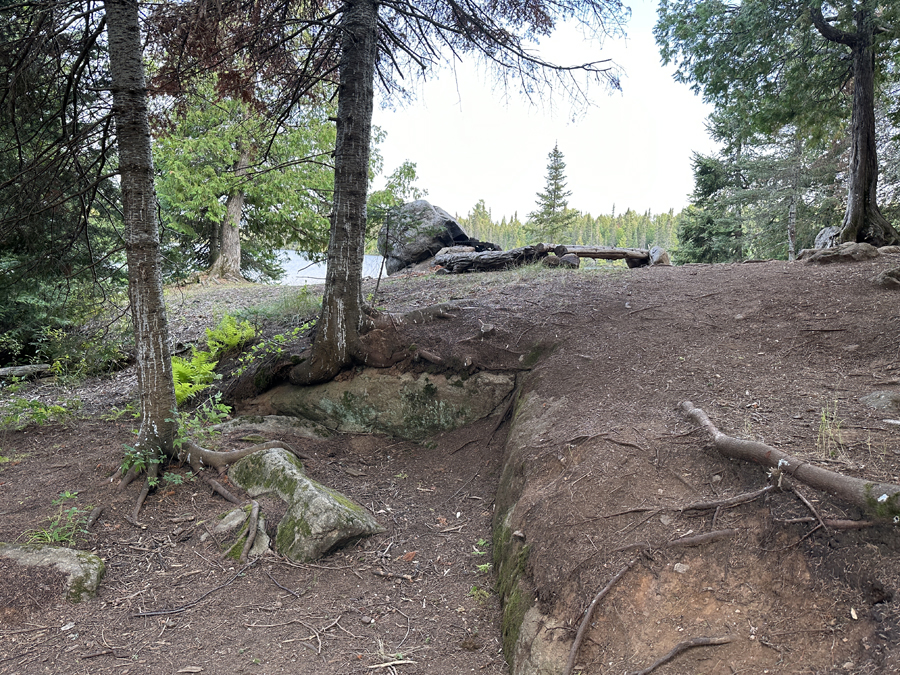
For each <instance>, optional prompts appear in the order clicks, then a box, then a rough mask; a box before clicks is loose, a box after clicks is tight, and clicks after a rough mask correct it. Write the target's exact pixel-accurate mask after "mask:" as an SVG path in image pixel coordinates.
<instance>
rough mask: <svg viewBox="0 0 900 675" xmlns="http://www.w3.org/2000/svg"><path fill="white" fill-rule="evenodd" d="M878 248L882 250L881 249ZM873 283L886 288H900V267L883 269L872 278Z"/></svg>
mask: <svg viewBox="0 0 900 675" xmlns="http://www.w3.org/2000/svg"><path fill="white" fill-rule="evenodd" d="M885 248H886V247H885ZM878 250H879V251H881V249H878ZM872 283H874V284H875V285H876V286H882V287H884V288H900V267H894V268H893V269H889V270H882V271H881V272H879V273H878V274H876V275H875V276H874V277H873V278H872Z"/></svg>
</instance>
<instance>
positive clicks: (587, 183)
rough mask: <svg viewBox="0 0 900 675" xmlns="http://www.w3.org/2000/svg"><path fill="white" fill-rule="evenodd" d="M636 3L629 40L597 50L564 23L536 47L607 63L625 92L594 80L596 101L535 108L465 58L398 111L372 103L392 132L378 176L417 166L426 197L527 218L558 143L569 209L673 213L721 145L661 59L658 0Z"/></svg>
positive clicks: (554, 55) (457, 207)
mask: <svg viewBox="0 0 900 675" xmlns="http://www.w3.org/2000/svg"><path fill="white" fill-rule="evenodd" d="M631 9H632V17H631V20H630V21H629V22H628V25H627V28H626V30H627V33H628V37H627V39H622V38H618V39H611V38H607V40H606V41H605V42H604V43H603V44H602V45H598V44H597V43H596V42H589V41H586V40H585V38H584V37H583V35H582V32H581V31H580V30H579V29H578V28H576V27H574V26H570V25H564V26H562V27H560V28H559V29H558V30H557V31H556V33H555V34H554V36H553V37H552V38H551V39H550V40H549V41H546V42H542V44H541V45H540V54H541V56H543V57H544V58H547V57H549V58H550V59H552V60H553V61H554V62H556V63H562V64H574V63H583V62H585V61H592V60H597V59H598V58H611V59H613V60H614V61H615V62H616V63H617V64H618V65H620V66H621V67H622V68H623V69H624V71H625V75H624V76H623V78H622V91H621V92H612V93H607V92H606V91H603V90H601V89H600V88H599V87H595V88H594V89H593V93H592V102H593V106H592V107H591V108H590V109H588V110H587V111H586V112H585V113H583V114H577V115H574V119H573V110H572V106H571V104H570V103H569V102H567V101H566V100H553V101H545V102H544V103H542V104H540V105H537V106H535V105H532V104H530V103H529V102H527V101H526V100H524V99H523V98H521V97H520V96H519V95H518V94H517V93H516V92H504V91H503V90H502V88H499V87H497V86H496V85H495V84H493V83H492V81H491V79H490V77H489V76H487V75H486V74H484V72H483V71H482V72H479V69H478V67H477V66H476V65H475V64H473V63H470V62H464V63H461V64H460V63H458V64H457V65H456V67H455V69H453V70H450V69H444V70H443V71H441V72H440V73H439V74H438V76H437V77H433V78H432V79H431V80H430V81H428V82H426V83H425V84H424V85H423V86H422V87H420V88H419V90H418V94H417V96H416V98H415V100H414V101H413V102H412V103H410V104H406V105H405V106H404V107H402V108H397V109H394V110H391V109H385V108H380V107H379V106H378V103H377V102H376V110H375V116H374V123H375V124H377V125H378V126H380V127H381V128H382V129H383V130H384V131H386V132H387V137H386V139H385V141H384V143H383V144H382V146H381V152H382V155H383V156H384V168H385V173H390V172H391V171H392V170H393V169H395V168H396V167H397V166H399V165H400V164H401V163H402V162H403V161H405V160H409V161H411V162H415V163H416V168H417V175H418V177H419V180H418V181H417V185H418V186H419V187H421V188H423V189H425V190H427V191H428V196H427V197H426V199H428V200H429V201H430V202H431V203H432V204H435V205H436V206H440V207H441V208H443V209H445V210H446V211H448V212H450V213H451V214H458V215H460V216H465V215H466V214H467V213H468V212H469V211H470V210H471V209H472V207H473V206H474V205H475V204H476V202H477V201H478V200H479V199H483V200H484V201H485V204H486V206H487V207H488V208H489V209H490V210H491V214H492V217H493V219H494V220H495V221H499V220H500V219H501V218H502V217H503V216H506V217H511V216H512V215H513V214H515V213H517V214H518V216H519V219H520V220H523V221H524V220H525V219H526V218H527V215H528V213H529V212H531V211H533V210H534V209H535V200H536V195H537V193H538V192H539V191H542V190H543V189H544V187H545V185H546V174H547V162H548V159H547V155H548V154H549V153H550V152H551V151H552V150H553V147H554V145H555V144H558V146H559V150H560V151H561V152H562V153H563V155H564V157H565V162H566V176H567V178H568V183H567V187H568V189H569V190H570V191H571V193H572V194H571V196H570V197H569V207H570V208H574V209H578V210H579V211H581V212H583V213H590V214H592V215H594V216H597V215H600V214H608V213H610V212H611V211H612V209H613V208H615V211H616V213H621V212H624V211H625V210H626V209H628V208H631V209H634V210H635V211H638V212H641V213H643V212H644V211H647V210H648V209H649V210H651V211H652V212H653V213H662V212H666V211H668V210H669V209H670V208H674V209H675V211H676V212H678V211H679V210H680V209H681V208H683V207H684V206H686V205H687V204H688V202H689V193H690V192H691V190H692V189H693V174H692V172H691V155H692V153H693V152H700V153H703V154H709V153H711V152H713V151H714V150H715V148H716V146H715V144H714V143H713V142H712V141H711V140H710V139H709V137H708V135H707V133H706V128H705V120H706V117H707V116H708V115H709V113H710V112H711V108H710V107H709V106H707V105H705V104H704V103H703V102H702V100H701V99H700V97H698V96H696V95H695V94H694V93H693V92H691V90H690V88H689V87H688V86H687V85H685V84H678V83H676V82H675V81H674V80H673V79H672V72H673V68H672V66H668V67H663V66H662V65H661V63H660V57H659V50H658V48H657V47H656V43H655V40H654V37H653V25H654V22H655V20H656V2H655V0H633V2H632V3H631ZM373 187H375V188H377V187H380V185H379V183H378V181H377V180H376V182H375V184H374V186H373Z"/></svg>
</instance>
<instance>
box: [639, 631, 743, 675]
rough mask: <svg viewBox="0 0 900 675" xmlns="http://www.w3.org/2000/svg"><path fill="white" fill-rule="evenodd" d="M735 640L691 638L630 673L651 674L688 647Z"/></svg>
mask: <svg viewBox="0 0 900 675" xmlns="http://www.w3.org/2000/svg"><path fill="white" fill-rule="evenodd" d="M732 640H734V638H733V637H731V636H725V637H718V638H708V637H695V638H691V639H690V640H685V641H684V642H679V643H678V644H677V645H675V646H674V647H673V648H672V651H670V652H669V653H668V654H666V655H665V656H663V657H660V658H659V659H657V660H656V661H655V662H654V663H653V665H651V666H648V667H647V668H644V669H643V670H638V671H636V672H634V673H631V674H630V675H649V673H651V672H653V671H654V670H656V669H657V668H659V667H660V666H661V665H663V664H664V663H668V662H669V661H671V660H672V659H674V658H675V657H676V656H678V655H679V654H680V653H681V652H683V651H687V650H688V649H692V648H694V647H711V646H714V645H725V644H728V643H729V642H731V641H732Z"/></svg>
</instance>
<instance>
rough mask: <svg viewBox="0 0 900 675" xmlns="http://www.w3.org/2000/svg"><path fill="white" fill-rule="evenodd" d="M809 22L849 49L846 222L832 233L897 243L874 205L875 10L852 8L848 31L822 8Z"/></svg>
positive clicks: (899, 240)
mask: <svg viewBox="0 0 900 675" xmlns="http://www.w3.org/2000/svg"><path fill="white" fill-rule="evenodd" d="M812 17H813V22H814V24H815V26H816V28H817V29H818V30H819V32H820V33H821V34H822V36H823V37H825V38H826V39H827V40H831V41H832V42H838V43H841V44H844V45H847V46H849V47H850V49H851V52H852V55H853V115H852V119H851V130H850V134H851V136H850V143H851V145H850V188H849V194H848V196H847V210H846V212H845V213H844V222H843V225H842V226H841V231H840V233H838V235H837V237H836V239H837V240H838V242H839V243H843V242H848V241H852V242H860V243H862V242H865V243H867V244H872V245H873V246H886V245H889V244H900V233H898V232H897V230H896V229H894V227H893V226H892V225H891V224H890V223H889V222H888V221H887V219H886V218H885V217H884V216H883V215H882V214H881V210H880V209H879V208H878V201H877V193H878V151H877V147H876V137H875V50H874V48H873V45H872V38H873V35H874V29H875V25H874V22H875V13H874V9H873V7H872V6H871V4H870V3H864V4H863V5H862V6H861V7H860V8H859V9H858V10H857V11H856V13H855V15H854V19H855V22H856V32H855V33H846V32H844V31H840V30H838V29H836V28H834V27H833V26H831V25H830V24H828V23H827V22H826V21H825V19H824V18H823V17H822V12H821V10H813V12H812Z"/></svg>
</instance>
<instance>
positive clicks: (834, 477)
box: [679, 401, 900, 518]
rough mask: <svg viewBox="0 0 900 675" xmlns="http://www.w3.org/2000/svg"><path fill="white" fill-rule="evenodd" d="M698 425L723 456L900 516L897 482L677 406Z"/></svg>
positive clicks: (882, 514) (685, 403)
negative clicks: (726, 427)
mask: <svg viewBox="0 0 900 675" xmlns="http://www.w3.org/2000/svg"><path fill="white" fill-rule="evenodd" d="M679 407H680V408H681V410H682V412H684V414H685V415H686V416H687V417H688V418H689V419H691V420H692V421H693V422H694V423H695V424H696V425H697V426H699V427H701V428H704V429H705V430H706V432H707V433H708V434H709V436H710V437H711V439H712V444H713V447H714V448H715V449H716V450H717V451H718V452H719V454H721V455H722V456H723V457H728V458H729V459H740V460H743V461H746V462H753V463H754V464H759V465H761V466H764V467H768V468H769V469H771V470H772V471H773V472H781V473H786V474H788V475H789V476H792V477H793V478H795V479H796V480H798V481H800V482H801V483H804V484H806V485H808V486H809V487H812V488H815V489H816V490H821V491H822V492H825V493H827V494H830V495H832V496H834V497H838V498H839V499H842V500H844V501H846V502H849V503H851V504H853V505H854V506H858V507H860V508H863V509H865V510H867V511H869V512H872V513H874V514H875V515H876V516H878V517H880V518H886V517H891V516H894V517H900V486H898V485H894V484H892V483H876V482H873V481H867V480H864V479H862V478H856V477H855V476H847V475H845V474H842V473H838V472H836V471H829V470H828V469H823V468H821V467H818V466H814V465H812V464H809V463H808V462H805V461H802V460H800V459H797V458H796V457H794V456H793V455H789V454H787V453H786V452H782V451H781V450H778V449H777V448H773V447H772V446H770V445H766V444H765V443H760V442H758V441H746V440H743V439H740V438H734V437H733V436H728V435H726V434H723V433H722V432H721V431H719V430H718V429H717V428H716V426H715V425H714V424H713V423H712V422H711V421H710V419H709V417H708V416H707V415H706V413H705V412H703V410H701V409H700V408H696V407H694V404H693V403H691V402H690V401H683V402H682V403H681V405H680V406H679Z"/></svg>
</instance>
